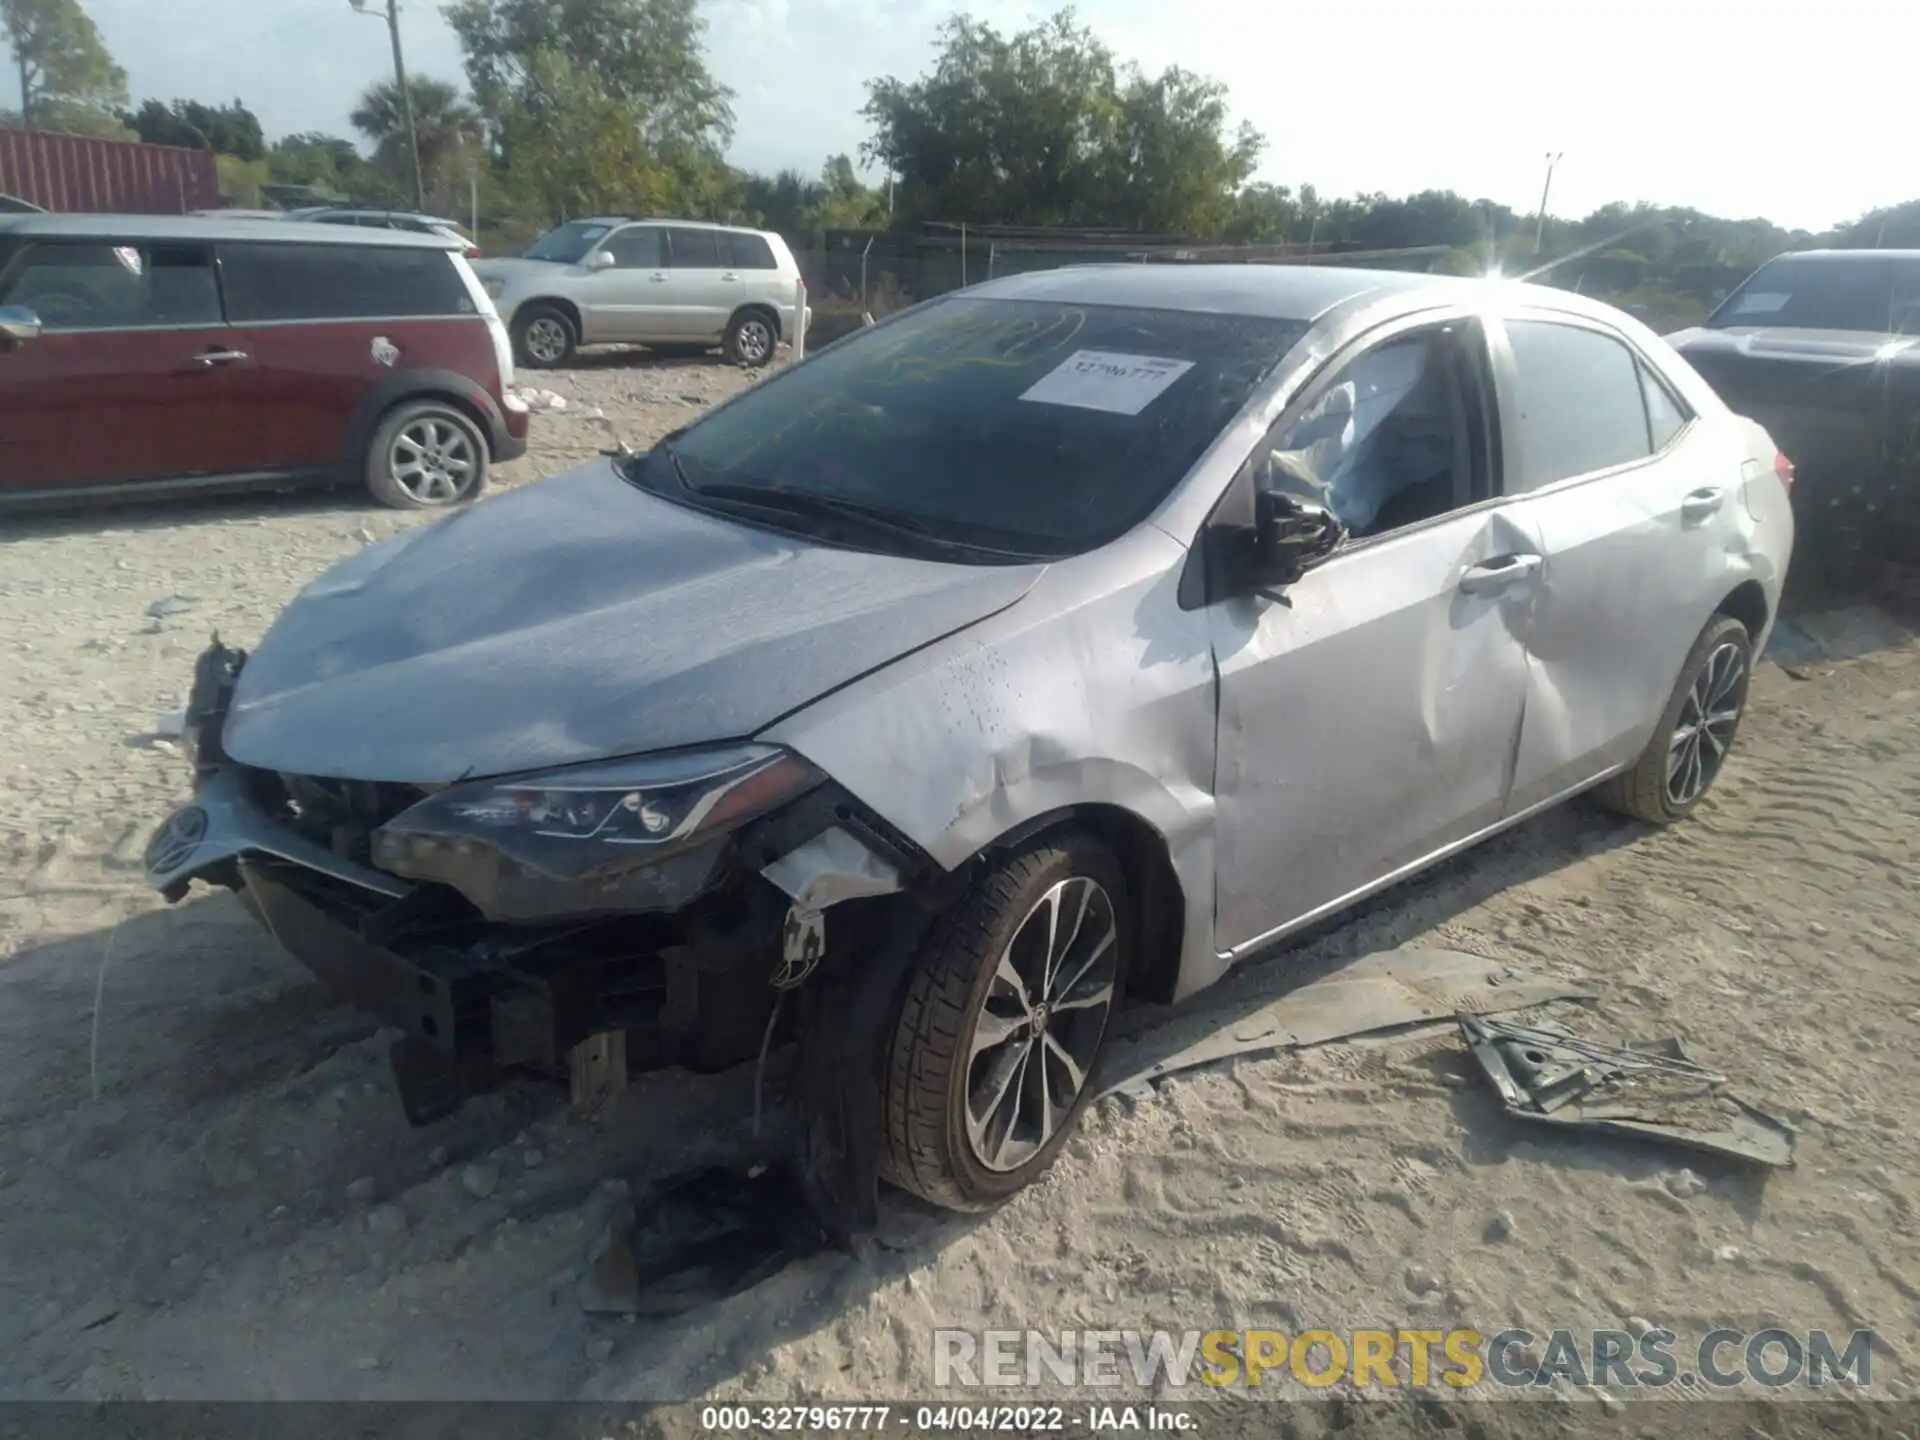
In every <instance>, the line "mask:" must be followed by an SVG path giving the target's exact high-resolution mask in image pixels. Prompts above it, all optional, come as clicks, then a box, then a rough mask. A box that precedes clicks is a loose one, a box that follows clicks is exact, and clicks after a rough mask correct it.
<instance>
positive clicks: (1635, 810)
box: [1594, 615, 1753, 825]
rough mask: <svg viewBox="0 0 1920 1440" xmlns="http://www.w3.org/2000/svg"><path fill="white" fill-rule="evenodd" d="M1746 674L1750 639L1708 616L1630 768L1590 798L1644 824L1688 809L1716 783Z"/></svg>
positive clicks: (1727, 621)
mask: <svg viewBox="0 0 1920 1440" xmlns="http://www.w3.org/2000/svg"><path fill="white" fill-rule="evenodd" d="M1752 675H1753V637H1752V636H1750V635H1748V634H1747V627H1746V626H1745V625H1742V624H1741V623H1740V622H1739V621H1738V620H1735V619H1734V618H1733V617H1732V616H1730V615H1716V616H1714V617H1713V622H1712V623H1711V624H1709V625H1708V626H1707V628H1706V629H1705V630H1703V631H1701V632H1700V638H1699V639H1698V640H1696V641H1694V643H1693V649H1692V651H1691V652H1689V653H1688V655H1687V663H1686V664H1685V665H1683V666H1681V667H1680V679H1679V682H1678V683H1677V684H1675V686H1674V687H1673V696H1672V698H1671V699H1669V700H1668V701H1667V706H1666V709H1665V710H1663V711H1661V713H1660V723H1659V724H1658V725H1657V726H1655V727H1654V731H1653V738H1652V739H1651V740H1649V741H1648V742H1647V748H1646V749H1645V750H1643V751H1641V752H1640V758H1639V759H1638V760H1636V761H1635V762H1634V763H1633V766H1632V768H1631V769H1628V770H1623V771H1621V772H1620V773H1619V774H1618V775H1615V776H1614V777H1613V778H1612V779H1610V780H1608V781H1606V783H1604V784H1603V785H1601V786H1600V787H1599V788H1598V789H1597V790H1595V791H1594V798H1595V799H1597V800H1598V801H1599V802H1600V803H1601V804H1603V805H1605V806H1606V807H1607V808H1608V809H1610V810H1616V811H1618V812H1619V813H1620V814H1622V815H1627V816H1630V817H1632V818H1633V819H1635V820H1644V821H1646V822H1647V823H1648V824H1649V825H1671V824H1673V822H1674V821H1676V820H1682V819H1685V818H1686V817H1687V816H1688V815H1690V814H1691V813H1692V812H1693V809H1694V807H1695V806H1697V805H1698V804H1699V803H1700V801H1701V800H1702V798H1704V797H1705V795H1706V793H1707V791H1708V790H1710V789H1711V788H1712V787H1713V782H1714V781H1715V780H1716V779H1718V778H1719V775H1720V771H1721V768H1722V767H1723V766H1724V765H1725V763H1726V757H1727V754H1728V752H1729V751H1730V750H1731V749H1732V748H1733V740H1734V736H1735V735H1736V734H1737V733H1738V732H1739V729H1740V719H1741V717H1742V715H1744V714H1745V712H1746V708H1747V685H1748V682H1749V681H1750V680H1751V679H1752Z"/></svg>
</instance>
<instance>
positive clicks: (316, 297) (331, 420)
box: [0, 215, 528, 509]
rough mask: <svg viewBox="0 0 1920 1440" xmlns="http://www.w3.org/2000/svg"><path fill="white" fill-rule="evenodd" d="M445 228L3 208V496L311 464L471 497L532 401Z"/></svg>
mask: <svg viewBox="0 0 1920 1440" xmlns="http://www.w3.org/2000/svg"><path fill="white" fill-rule="evenodd" d="M458 245H459V242H458V241H457V240H453V239H450V238H442V237H439V236H426V235H412V234H408V233H406V232H403V231H398V230H362V229H359V228H357V227H353V228H349V227H343V226H338V225H300V224H292V223H287V222H280V221H256V220H223V219H217V218H210V217H153V216H131V215H0V506H5V505H8V504H20V503H36V502H37V503H49V502H52V503H58V502H63V501H68V500H71V499H74V498H78V497H80V496H82V495H86V494H102V493H104V494H109V495H112V494H126V495H134V494H139V495H159V494H164V493H168V492H170V491H180V490H201V489H211V488H222V489H228V488H239V487H244V486H252V485H285V484H287V483H290V482H298V481H309V480H329V481H339V480H351V481H354V482H356V483H360V484H364V485H366V486H367V488H368V489H370V490H371V491H372V492H373V494H374V496H375V498H376V499H378V500H380V501H381V502H382V503H384V504H387V505H391V506H394V507H396V508H399V509H425V508H436V507H442V506H447V505H455V504H459V503H460V502H462V501H465V500H469V499H471V498H473V496H475V495H476V494H478V493H479V491H480V489H481V487H482V486H483V485H484V484H485V483H486V479H487V472H488V467H489V465H490V464H491V463H493V462H495V461H499V460H506V459H511V458H513V457H515V456H518V455H522V454H524V453H525V452H526V447H527V440H526V436H527V420H528V417H527V411H526V407H525V406H524V405H522V404H520V403H519V402H518V401H516V400H515V399H514V398H513V397H512V396H511V394H510V391H509V388H508V387H509V386H510V385H511V384H512V381H513V362H512V354H511V350H510V348H509V346H508V343H507V335H506V331H505V329H504V327H502V325H501V323H500V318H499V316H498V315H497V314H496V313H495V312H494V308H493V304H492V302H491V301H490V300H489V299H488V298H487V295H486V292H485V290H484V289H482V287H481V285H480V282H479V281H478V280H477V279H476V278H475V277H474V274H473V272H472V270H471V269H469V268H468V266H467V262H466V260H465V258H464V257H463V256H462V255H461V254H460V253H459V249H458V248H457V247H458Z"/></svg>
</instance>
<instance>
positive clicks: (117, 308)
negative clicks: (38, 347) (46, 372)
mask: <svg viewBox="0 0 1920 1440" xmlns="http://www.w3.org/2000/svg"><path fill="white" fill-rule="evenodd" d="M0 305H21V306H24V307H26V308H27V309H29V310H31V311H33V312H34V313H35V314H36V315H37V316H38V317H39V319H40V323H41V324H42V325H43V326H45V327H46V329H47V330H48V331H49V332H59V331H71V330H136V329H152V328H156V327H168V326H203V325H219V324H221V323H222V320H221V313H220V291H219V287H218V284H217V282H216V281H215V279H214V273H213V253H212V251H211V250H210V249H209V248H208V247H206V246H204V245H192V244H187V245H151V246H140V245H114V244H108V243H95V242H68V243H54V244H44V243H43V244H38V245H35V246H33V247H32V249H30V250H29V251H28V252H27V254H26V256H25V257H24V258H23V260H22V261H21V262H20V263H19V264H18V265H16V266H15V267H14V270H13V275H12V278H11V279H10V280H9V281H8V282H7V284H6V287H5V293H4V294H0Z"/></svg>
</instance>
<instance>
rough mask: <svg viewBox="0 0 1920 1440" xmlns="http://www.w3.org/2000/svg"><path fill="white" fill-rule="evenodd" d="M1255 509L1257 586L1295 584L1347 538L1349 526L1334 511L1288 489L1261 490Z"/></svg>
mask: <svg viewBox="0 0 1920 1440" xmlns="http://www.w3.org/2000/svg"><path fill="white" fill-rule="evenodd" d="M1253 506H1254V509H1253V526H1254V530H1253V548H1254V565H1253V578H1254V581H1255V583H1257V584H1260V585H1291V584H1292V583H1293V582H1294V581H1296V580H1298V579H1299V578H1300V577H1301V576H1302V575H1304V574H1306V573H1307V571H1309V570H1311V569H1312V568H1313V567H1314V566H1316V565H1318V564H1320V563H1321V562H1322V561H1323V560H1325V559H1326V558H1327V557H1328V556H1329V555H1331V554H1333V552H1334V551H1335V550H1338V549H1339V548H1340V546H1341V544H1342V543H1343V542H1344V541H1345V540H1346V538H1347V527H1346V526H1344V525H1342V524H1341V523H1340V520H1339V518H1338V517H1337V516H1336V515H1334V513H1333V512H1332V511H1331V510H1328V509H1327V508H1326V507H1325V506H1323V505H1316V504H1314V503H1313V502H1312V501H1310V500H1302V499H1300V498H1299V497H1298V496H1296V495H1289V494H1287V493H1286V492H1285V491H1284V490H1261V491H1260V492H1259V493H1258V494H1257V495H1255V496H1254V502H1253Z"/></svg>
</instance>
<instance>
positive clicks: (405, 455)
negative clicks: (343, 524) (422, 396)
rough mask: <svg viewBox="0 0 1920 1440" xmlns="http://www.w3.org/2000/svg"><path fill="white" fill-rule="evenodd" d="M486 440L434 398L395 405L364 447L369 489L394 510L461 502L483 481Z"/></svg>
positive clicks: (462, 416)
mask: <svg viewBox="0 0 1920 1440" xmlns="http://www.w3.org/2000/svg"><path fill="white" fill-rule="evenodd" d="M488 458H489V457H488V453H487V440H486V436H484V435H482V434H481V433H480V427H479V426H478V425H476V424H474V423H473V421H472V419H471V418H470V417H468V416H467V415H466V414H464V413H463V412H462V411H459V410H456V409H455V408H454V407H453V406H451V405H448V404H446V403H444V402H442V401H438V400H410V401H407V402H406V403H404V404H402V405H398V406H396V407H394V409H393V410H392V411H391V412H390V413H389V414H388V415H387V417H386V419H384V420H382V421H381V422H380V428H379V429H378V430H376V431H375V432H374V435H373V443H372V444H371V445H369V446H368V447H367V488H368V489H369V490H371V491H372V492H373V498H374V499H376V500H378V501H379V502H380V503H381V504H382V505H389V506H391V507H393V508H394V509H395V510H440V509H445V508H446V507H448V506H450V505H460V504H464V503H465V502H466V501H468V500H471V499H473V497H474V496H476V495H478V494H479V493H480V491H481V489H482V488H483V487H485V485H486V483H487V464H488Z"/></svg>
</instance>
